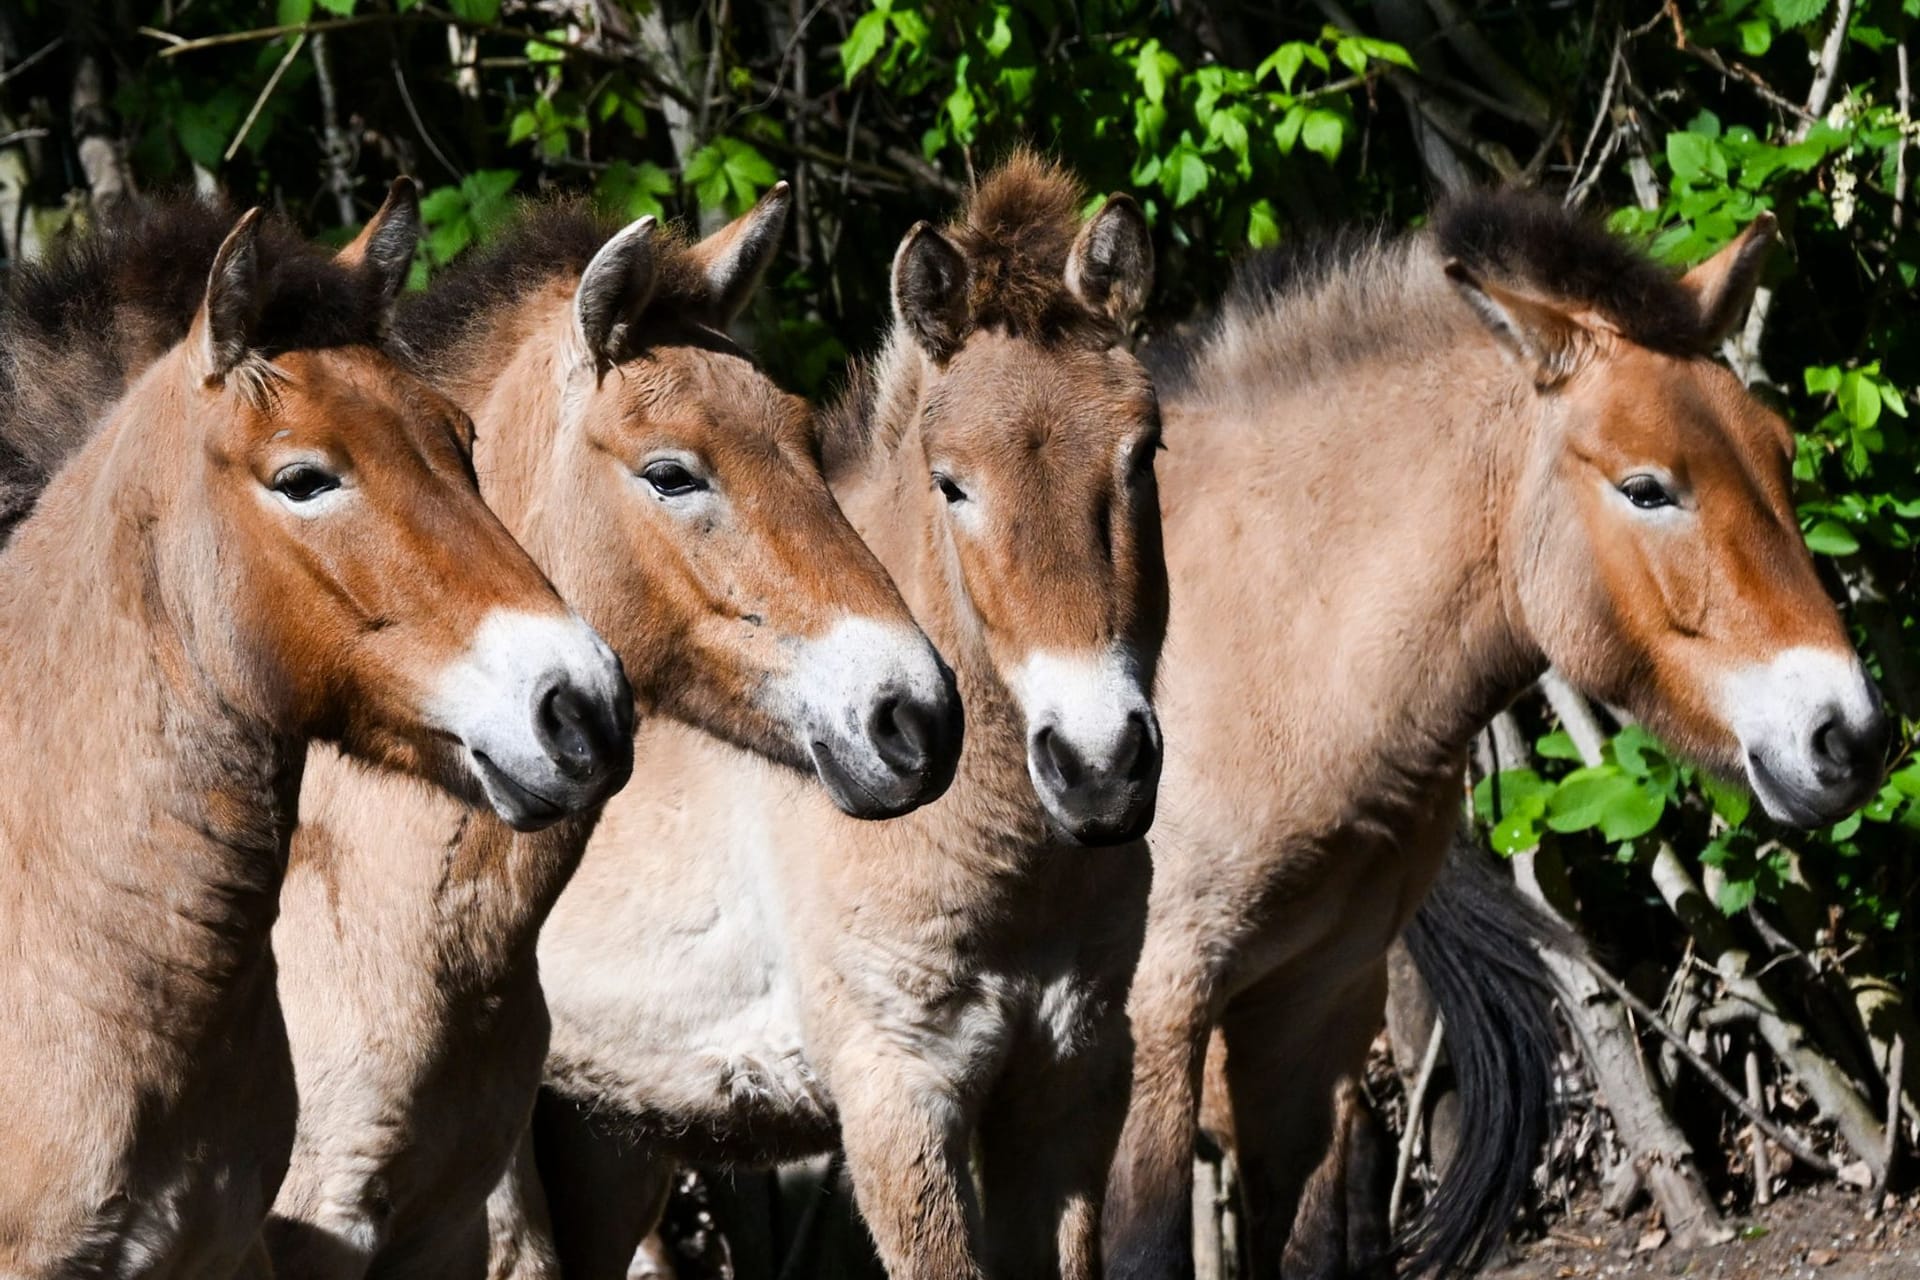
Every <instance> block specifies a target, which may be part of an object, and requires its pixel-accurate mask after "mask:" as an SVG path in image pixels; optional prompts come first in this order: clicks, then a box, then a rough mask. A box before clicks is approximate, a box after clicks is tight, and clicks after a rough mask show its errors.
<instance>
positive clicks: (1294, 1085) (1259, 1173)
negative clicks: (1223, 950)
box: [1221, 962, 1387, 1276]
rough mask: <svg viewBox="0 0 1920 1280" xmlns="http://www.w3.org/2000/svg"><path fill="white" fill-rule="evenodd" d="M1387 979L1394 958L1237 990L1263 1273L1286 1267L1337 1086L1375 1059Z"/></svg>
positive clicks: (1244, 1173) (1236, 1060) (1240, 1112)
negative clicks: (1310, 990)
mask: <svg viewBox="0 0 1920 1280" xmlns="http://www.w3.org/2000/svg"><path fill="white" fill-rule="evenodd" d="M1386 981H1387V978H1386V965H1385V964H1384V963H1383V962H1375V963H1374V964H1372V965H1369V966H1367V967H1366V968H1364V969H1362V970H1361V971H1360V973H1359V974H1358V975H1356V976H1355V977H1353V978H1352V979H1351V980H1349V981H1348V982H1346V983H1345V984H1343V985H1341V986H1340V987H1338V988H1336V989H1334V990H1330V991H1326V992H1323V993H1315V994H1313V995H1312V996H1311V997H1308V998H1303V996H1305V994H1306V993H1304V992H1303V991H1302V990H1301V987H1302V985H1303V984H1302V982H1301V979H1300V976H1299V975H1298V974H1290V973H1287V972H1285V971H1281V972H1277V973H1275V974H1273V975H1271V976H1269V977H1267V978H1265V979H1262V980H1261V982H1260V983H1259V984H1258V985H1256V986H1254V987H1252V988H1249V989H1248V990H1246V991H1243V992H1241V993H1240V994H1238V995H1237V996H1235V997H1234V999H1233V1000H1232V1001H1231V1002H1230V1003H1229V1004H1228V1006H1227V1009H1226V1011H1225V1013H1224V1014H1223V1015H1222V1018H1221V1030H1222V1032H1223V1033H1224V1035H1225V1038H1226V1045H1227V1087H1228V1091H1229V1093H1230V1094H1231V1096H1232V1101H1233V1134H1234V1141H1235V1143H1236V1145H1237V1147H1238V1155H1239V1162H1240V1177H1241V1186H1242V1187H1243V1188H1244V1190H1245V1195H1246V1202H1247V1221H1248V1229H1249V1230H1248V1234H1249V1238H1250V1241H1251V1247H1250V1253H1251V1259H1250V1261H1251V1267H1250V1272H1251V1274H1253V1275H1255V1276H1276V1275H1282V1274H1284V1273H1283V1270H1282V1266H1281V1261H1282V1258H1283V1256H1284V1255H1285V1251H1286V1245H1287V1239H1288V1236H1289V1234H1290V1232H1291V1229H1292V1227H1293V1223H1294V1219H1295V1215H1296V1213H1297V1211H1298V1209H1299V1206H1300V1203H1301V1199H1302V1194H1303V1192H1304V1191H1305V1190H1306V1187H1307V1183H1308V1180H1309V1178H1310V1177H1311V1176H1312V1175H1313V1173H1314V1171H1315V1169H1316V1167H1317V1166H1319V1165H1320V1163H1321V1161H1322V1159H1323V1158H1324V1157H1325V1156H1326V1155H1327V1151H1328V1147H1329V1143H1330V1141H1331V1138H1332V1136H1333V1119H1334V1104H1335V1095H1336V1089H1337V1087H1338V1086H1339V1085H1340V1083H1341V1081H1342V1080H1345V1079H1353V1078H1356V1077H1357V1076H1358V1075H1359V1072H1360V1070H1361V1068H1362V1067H1363V1066H1364V1065H1365V1063H1366V1054H1367V1046H1368V1044H1370V1043H1371V1042H1372V1040H1373V1037H1374V1035H1375V1033H1376V1032H1377V1031H1378V1030H1379V1027H1380V1020H1381V1016H1382V1012H1381V1011H1382V1009H1383V1008H1384V1006H1385V1003H1386ZM1343 1163H1344V1162H1343ZM1336 1176H1339V1175H1338V1174H1336ZM1326 1203H1328V1204H1331V1203H1333V1201H1332V1200H1328V1201H1327V1202H1326ZM1342 1230H1344V1228H1342ZM1342 1252H1343V1253H1344V1247H1343V1248H1342Z"/></svg>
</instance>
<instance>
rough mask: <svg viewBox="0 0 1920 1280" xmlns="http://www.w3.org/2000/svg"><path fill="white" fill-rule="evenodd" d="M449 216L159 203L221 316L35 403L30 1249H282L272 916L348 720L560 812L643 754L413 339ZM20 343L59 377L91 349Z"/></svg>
mask: <svg viewBox="0 0 1920 1280" xmlns="http://www.w3.org/2000/svg"><path fill="white" fill-rule="evenodd" d="M184 216H185V217H186V219H187V221H189V222H191V221H194V220H195V219H200V220H205V219H207V218H218V217H220V215H218V214H217V213H214V212H212V211H209V210H206V209H196V210H194V211H192V212H191V213H189V214H187V215H184ZM416 226H417V220H416V218H415V215H414V205H413V201H412V194H411V187H410V186H409V185H407V184H404V183H403V184H397V185H396V188H395V190H394V193H393V194H392V196H391V197H390V198H389V202H388V204H387V205H386V206H385V207H383V209H382V210H381V212H380V213H379V214H377V215H376V217H375V218H374V219H373V221H372V222H370V223H369V224H368V228H367V230H366V231H365V232H364V233H363V235H362V237H361V238H360V239H359V240H357V241H356V242H355V243H354V244H352V245H349V246H348V247H347V249H345V250H343V251H342V252H341V254H339V255H337V256H336V257H334V258H332V259H328V258H326V257H324V256H320V255H316V254H313V253H311V252H310V251H307V250H305V248H304V246H298V245H297V244H296V243H295V242H292V241H291V239H290V237H287V236H286V235H285V234H284V233H282V232H279V231H277V230H276V231H274V232H273V233H272V234H271V236H269V237H267V238H266V243H265V244H264V245H263V243H262V234H261V228H260V223H259V217H258V213H257V211H256V213H254V214H249V215H247V216H246V217H245V218H242V219H241V220H240V222H239V224H238V225H237V226H235V227H234V229H233V230H232V231H231V232H230V233H228V234H227V235H226V237H225V239H224V240H223V241H220V242H219V243H218V249H217V251H216V252H214V253H213V254H212V258H211V266H210V267H209V265H208V262H207V260H206V258H204V257H203V258H201V259H199V261H198V262H191V261H190V263H189V265H187V266H185V267H184V268H183V267H182V265H181V262H180V260H179V259H177V258H170V257H168V254H169V251H170V250H179V249H180V248H181V247H182V244H181V242H176V241H167V240H163V239H158V238H156V239H153V240H151V241H140V240H139V238H138V237H135V239H134V240H133V241H129V242H127V243H126V244H123V245H121V246H120V249H116V250H115V251H114V252H116V253H117V252H120V251H121V250H124V249H127V248H131V249H132V250H134V251H136V253H137V252H139V251H144V252H145V253H147V254H149V255H156V256H157V257H159V258H161V259H165V260H166V261H167V268H166V269H167V270H169V271H171V270H179V269H186V270H190V271H193V272H196V273H204V274H203V275H202V278H203V279H204V281H205V284H204V296H203V299H202V301H201V302H200V304H199V307H198V310H197V311H195V310H191V309H189V310H187V311H186V312H185V313H184V314H183V315H180V316H177V317H175V318H174V319H173V321H172V323H174V324H175V325H177V326H178V327H179V328H180V329H183V330H184V340H180V339H179V338H178V337H176V339H175V341H174V343H173V345H172V346H171V349H169V350H165V351H164V354H162V355H160V356H159V357H158V358H157V359H156V360H154V361H152V362H151V363H150V364H149V365H147V366H146V368H145V369H144V371H141V370H138V369H134V368H132V367H131V366H124V367H123V374H122V376H124V377H126V378H127V379H129V380H130V385H126V384H122V385H123V386H124V389H125V394H124V395H123V396H121V397H120V398H119V399H118V401H117V403H114V404H112V406H111V407H110V408H108V409H106V410H105V411H104V412H100V411H99V409H98V406H96V413H97V415H98V416H97V418H96V420H95V422H94V423H93V424H91V426H88V425H86V424H81V425H77V426H76V425H75V424H78V423H79V422H80V420H79V418H78V417H76V418H75V419H74V420H73V422H71V423H60V422H55V423H36V422H32V421H29V420H27V419H23V418H20V417H15V416H12V415H11V414H10V415H9V416H8V417H7V419H6V423H5V427H6V432H7V435H8V438H9V439H10V440H19V439H22V438H23V436H22V433H32V432H36V431H37V432H39V433H40V435H39V436H38V443H39V444H40V446H41V448H40V450H39V451H38V452H37V453H35V454H34V456H35V457H36V458H37V459H38V461H37V463H36V465H37V466H38V467H40V469H41V474H46V475H51V476H52V479H51V480H50V481H48V482H47V483H46V484H45V486H44V491H39V490H37V489H34V485H37V484H38V481H37V480H31V481H30V483H29V485H28V490H27V491H26V494H27V497H28V498H29V499H30V500H29V501H28V502H26V503H24V504H23V507H24V508H30V509H31V514H28V515H26V516H25V518H24V519H23V520H22V521H21V523H20V524H19V525H18V527H17V529H16V530H15V532H14V536H13V538H12V541H11V543H10V545H9V546H8V547H7V549H6V552H5V553H4V555H0V636H4V638H5V650H4V653H5V660H6V662H8V663H9V664H10V671H9V673H8V675H7V678H6V679H5V680H4V681H0V727H4V730H5V733H6V738H5V740H6V741H7V742H8V744H9V755H8V761H9V763H10V766H11V767H12V768H13V769H14V771H15V777H14V785H11V786H9V787H7V788H5V792H6V798H5V800H4V801H0V840H3V841H4V845H5V847H6V848H8V849H9V850H10V851H11V852H12V854H13V856H14V857H15V858H16V859H17V861H18V863H19V866H18V874H17V875H15V876H13V877H10V878H9V888H8V890H7V893H6V894H5V896H4V897H0V914H3V915H4V920H3V921H0V924H3V925H4V929H3V930H0V931H3V932H4V934H5V936H6V938H7V944H6V945H7V948H8V953H9V956H10V961H9V963H8V964H7V965H6V966H5V974H4V979H3V980H0V1017H4V1018H5V1021H6V1025H7V1026H8V1028H9V1030H10V1032H11V1033H12V1035H13V1039H12V1040H11V1041H10V1043H9V1047H8V1050H7V1054H6V1056H5V1058H4V1060H0V1083H4V1086H5V1088H6V1089H7V1091H8V1093H9V1096H11V1097H13V1098H15V1099H16V1100H17V1102H18V1104H19V1105H18V1106H17V1108H15V1109H11V1110H10V1111H9V1112H8V1117H7V1119H6V1121H5V1123H4V1125H0V1149H4V1150H5V1151H6V1152H7V1164H6V1168H5V1170H4V1174H0V1273H4V1274H6V1275H9V1276H22V1277H28V1276H46V1277H52V1276H63V1277H64V1276H73V1275H89V1276H123V1275H125V1276H132V1275H140V1276H176V1275H178V1276H187V1275H195V1276H198V1275H206V1274H231V1273H233V1272H234V1271H235V1269H236V1268H237V1267H239V1266H240V1265H241V1263H242V1261H243V1259H244V1260H246V1261H247V1262H248V1263H249V1265H252V1264H255V1263H258V1262H259V1261H260V1257H259V1253H258V1250H257V1247H256V1240H257V1236H258V1231H259V1225H260V1222H261V1221H262V1220H263V1219H264V1217H265V1212H266V1208H267V1205H268V1204H269V1203H270V1202H271V1200H272V1197H273V1194H274V1191H275V1188H276V1187H277V1185H278V1184H279V1181H280V1179H281V1176H282V1174H283V1172H284V1170H285V1168H286V1164H287V1159H288V1150H289V1147H290V1145H291V1142H292V1134H293V1124H294V1113H295V1094H294V1080H293V1073H292V1070H291V1065H290V1063H289V1060H288V1041H287V1034H286V1028H285V1024H284V1022H283V1020H282V1018H281V1015H280V1011H279V1007H278V1004H277V1002H276V1000H275V997H274V980H275V969H274V960H273V955H272V951H271V949H270V946H269V942H268V937H269V929H270V927H271V925H272V922H273V918H274V913H275V910H276V900H277V896H278V890H279V887H280V882H281V877H282V874H283V871H284V868H285V863H286V851H287V845H288V841H289V838H290V835H291V830H292V826H293V822H294V817H295V797H296V794H297V792H298V790H299V786H300V781H301V775H302V771H303V769H304V767H305V762H306V755H307V746H308V743H309V741H310V740H311V739H314V738H319V737H324V738H328V739H331V740H334V741H337V742H341V743H344V744H346V745H347V747H348V748H349V749H350V750H352V751H354V752H355V753H356V754H358V755H360V756H362V757H363V758H367V759H370V760H375V761H379V762H381V763H383V764H385V765H387V766H389V767H392V768H398V769H404V770H408V771H410V772H412V773H413V774H415V775H417V776H420V777H423V778H427V779H431V780H432V781H433V782H435V783H436V784H438V785H440V786H442V787H446V788H449V789H452V790H455V791H457V792H458V793H459V794H461V795H463V796H465V797H467V798H469V799H470V800H478V799H480V798H482V797H483V796H484V797H485V798H487V799H488V800H489V801H491V802H493V803H494V804H495V805H496V806H497V808H498V810H499V812H500V813H501V814H502V815H503V816H505V817H508V818H510V819H511V820H512V821H514V822H516V823H518V824H521V825H525V826H529V827H531V826H536V825H538V824H539V823H540V822H541V821H543V820H550V818H551V817H553V816H558V815H560V814H563V813H565V812H567V811H568V810H569V809H573V810H577V809H580V808H582V807H588V806H591V805H592V804H595V803H597V802H598V800H599V799H600V798H601V796H602V795H604V793H605V790H606V789H607V788H610V787H617V786H618V785H619V784H620V783H621V782H623V781H624V780H625V773H626V768H627V760H628V757H627V755H626V744H625V741H624V739H622V740H620V741H617V742H613V741H609V740H608V739H607V738H606V737H605V735H604V734H603V733H602V732H601V731H602V730H603V729H604V728H605V727H606V726H609V725H611V724H613V723H615V722H616V721H617V720H619V719H620V718H622V717H624V716H625V715H626V714H627V710H626V708H627V701H628V693H627V689H626V685H625V682H624V680H622V679H621V677H620V674H619V670H618V667H617V664H615V663H614V662H613V660H612V657H611V655H610V654H609V653H607V651H606V650H605V648H604V646H601V645H600V644H599V642H598V639H597V637H595V636H593V634H592V633H591V632H590V631H588V630H587V628H586V627H584V626H583V625H581V624H580V623H579V622H578V620H577V619H573V618H571V617H570V615H568V614H567V613H566V611H565V609H564V607H563V606H562V605H561V604H560V602H559V600H558V598H557V597H555V596H554V594H553V592H552V589H551V587H550V586H549V585H548V584H547V582H546V580H545V579H544V578H542V577H541V576H540V574H539V572H538V571H537V570H536V569H535V568H534V566H533V564H532V562H531V561H529V560H528V559H527V557H526V555H525V553H524V552H523V551H522V550H521V549H520V547H519V546H518V545H517V544H516V543H514V542H513V541H512V540H511V539H510V538H509V537H508V536H507V535H506V532H505V530H504V529H502V528H501V527H500V525H499V523H498V521H496V520H495V519H494V518H493V517H492V515H491V513H489V512H488V511H487V510H486V508H485V506H484V505H483V504H482V503H481V502H480V499H479V495H478V493H477V492H476V491H475V490H474V488H473V485H472V481H471V476H470V473H469V472H468V470H467V465H466V460H465V457H464V440H463V438H462V435H461V432H460V424H459V423H458V421H457V419H456V418H455V415H454V413H453V411H452V408H451V406H449V405H447V404H446V402H445V401H443V400H441V399H440V398H439V397H437V396H436V395H434V393H433V392H431V391H430V390H429V389H428V388H427V387H426V386H425V384H423V383H420V382H418V381H417V380H414V379H411V378H409V377H408V376H407V375H406V374H404V373H403V372H402V371H401V370H399V369H398V368H397V367H395V366H393V365H392V364H391V363H390V362H388V361H387V360H385V359H384V358H383V357H381V356H380V355H379V354H378V352H377V350H376V349H375V345H374V344H375V342H376V341H377V338H378V331H379V328H380V327H381V325H382V324H383V323H384V313H385V308H386V305H387V303H388V302H390V300H391V298H392V296H393V294H394V293H395V292H397V290H398V288H399V284H400V282H401V280H402V279H404V274H405V267H406V262H407V260H408V259H409V258H410V257H411V253H412V245H413V237H414V232H415V229H416ZM112 261H117V259H115V258H114V257H113V254H112V253H109V254H107V255H106V256H105V257H104V258H98V259H88V258H85V257H84V256H83V257H82V258H80V259H77V260H75V261H73V262H70V263H68V264H66V265H65V266H59V267H55V268H52V269H50V270H49V272H48V276H49V277H50V278H57V279H61V280H65V281H66V282H67V283H68V284H70V285H72V286H73V293H72V294H71V295H63V296H62V301H69V302H71V303H72V305H71V307H70V308H62V309H60V310H59V311H57V312H56V313H55V315H56V316H58V317H60V318H58V319H55V320H52V321H48V320H47V318H46V315H45V314H44V313H39V312H31V311H29V312H23V313H16V314H15V315H14V316H12V317H10V318H9V326H10V329H12V330H13V331H15V332H19V331H21V330H22V329H30V328H31V327H32V326H33V325H35V324H41V325H43V328H42V329H41V330H40V332H41V333H42V334H54V333H57V332H58V328H59V325H60V324H62V323H65V322H67V319H69V318H70V317H71V316H73V315H76V314H88V313H89V312H88V308H99V309H104V310H106V311H109V312H111V311H113V310H114V309H115V308H116V306H118V305H119V303H120V301H121V299H120V298H119V297H117V296H116V294H115V292H114V286H115V285H116V284H117V283H118V281H116V280H115V279H114V278H113V277H112V276H111V274H110V273H105V272H102V271H100V270H98V269H97V268H98V267H99V266H101V265H102V263H107V264H109V265H110V264H111V262H112ZM123 265H124V264H123ZM133 269H135V270H137V266H136V267H134V268H133ZM30 283H32V284H37V283H39V277H37V276H36V277H34V278H33V279H32V280H31V281H30ZM90 291H91V292H90ZM45 345H46V346H47V347H48V349H57V347H58V344H57V343H55V342H49V343H47V344H45ZM10 356H11V357H12V360H13V363H12V365H11V367H10V370H9V374H10V381H9V386H8V390H9V393H10V395H9V406H10V408H18V407H19V406H21V405H31V404H32V403H34V402H35V397H36V395H43V394H45V387H46V385H47V383H46V379H47V378H48V377H49V376H57V368H58V365H57V363H56V364H53V365H48V364H45V363H38V362H36V361H34V360H33V359H31V358H27V357H26V356H24V355H23V348H19V347H16V348H14V349H12V350H11V351H10ZM103 367H104V366H103ZM50 370H53V371H55V372H53V373H51V374H50V372H49V371H50ZM110 382H111V379H110V378H106V379H103V380H102V381H101V382H100V383H98V384H97V385H98V386H107V385H109V384H110ZM36 389H37V390H36ZM82 389H84V388H82ZM88 432H90V434H88ZM63 461H64V465H62V462H63ZM16 496H18V495H16ZM33 499H37V500H33ZM16 514H17V513H16ZM402 566H404V568H403V567H402ZM422 566H424V567H425V568H426V569H427V570H429V571H430V572H432V573H433V574H435V575H437V581H436V583H435V587H436V589H434V590H432V591H422V590H420V589H419V587H418V585H417V583H416V581H415V580H414V578H413V577H412V576H411V575H412V574H413V573H414V572H415V571H416V569H418V568H419V567H422ZM542 692H544V695H545V705H551V704H553V703H555V702H559V703H563V704H564V705H565V706H566V707H567V709H568V712H569V714H570V715H571V716H572V717H573V719H572V721H571V724H570V726H569V728H568V729H567V731H566V732H563V733H558V734H556V732H555V730H554V726H553V725H552V724H551V723H550V722H549V721H547V720H545V719H543V718H542V717H541V716H540V715H539V714H538V712H537V708H536V704H539V703H541V701H542V700H541V698H540V697H538V696H536V695H538V694H540V693H542ZM49 781H50V782H52V784H53V785H44V784H45V783H46V782H49Z"/></svg>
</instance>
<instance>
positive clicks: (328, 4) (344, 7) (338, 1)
mask: <svg viewBox="0 0 1920 1280" xmlns="http://www.w3.org/2000/svg"><path fill="white" fill-rule="evenodd" d="M315 3H317V4H318V5H319V6H320V7H321V8H322V9H325V10H326V11H327V12H328V13H331V14H337V15H338V16H340V17H342V18H344V17H346V16H347V15H349V14H351V13H352V12H353V0H315Z"/></svg>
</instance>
